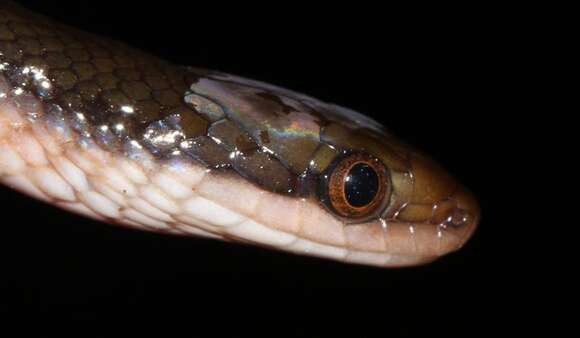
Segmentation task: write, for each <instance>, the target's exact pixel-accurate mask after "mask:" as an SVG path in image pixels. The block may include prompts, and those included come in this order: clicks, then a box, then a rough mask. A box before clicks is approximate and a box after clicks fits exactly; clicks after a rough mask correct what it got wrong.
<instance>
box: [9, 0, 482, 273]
mask: <svg viewBox="0 0 580 338" xmlns="http://www.w3.org/2000/svg"><path fill="white" fill-rule="evenodd" d="M0 182H1V183H3V184H5V185H7V186H10V187H12V188H14V189H16V190H19V191H21V192H23V193H25V194H28V195H30V196H32V197H34V198H37V199H40V200H43V201H46V202H47V203H50V204H53V205H55V206H57V207H60V208H64V209H67V210H70V211H72V212H75V213H79V214H82V215H85V216H88V217H91V218H94V219H98V220H102V221H104V222H108V223H111V224H119V225H123V226H129V227H135V228H139V229H143V230H148V231H155V232H160V233H170V234H176V235H194V236H202V237H208V238H216V239H221V240H227V241H233V242H244V243H252V244H257V245H261V246H265V247H269V248H275V249H278V250H285V251H289V252H294V253H299V254H306V255H313V256H319V257H326V258H330V259H335V260H339V261H344V262H352V263H359V264H368V265H377V266H387V267H391V266H405V265H414V264H421V263H425V262H429V261H432V260H433V259H435V258H437V257H440V256H442V255H444V254H445V253H448V252H451V251H454V250H456V249H458V248H460V247H461V246H462V245H463V244H464V243H465V242H466V241H467V239H468V238H469V237H470V236H471V234H472V233H473V231H474V229H475V228H476V225H477V222H478V218H479V207H478V205H477V202H476V201H475V199H474V198H473V196H472V195H471V194H470V193H469V192H468V191H467V190H466V189H464V188H463V187H462V186H460V185H459V184H458V183H457V182H455V181H454V180H453V179H452V178H451V177H450V176H449V175H448V174H447V173H446V172H445V171H444V170H443V169H441V168H440V167H439V166H438V165H437V164H435V163H434V162H433V161H432V160H430V159H429V158H428V157H427V156H425V155H424V154H422V153H421V152H419V151H417V150H415V149H413V148H412V147H410V146H409V145H406V144H405V143H403V142H401V141H400V140H399V139H397V138H396V137H395V136H393V135H392V134H390V133H389V132H387V131H386V130H385V128H384V127H383V126H382V125H381V124H379V123H377V122H376V121H374V120H372V119H370V118H368V117H366V116H364V115H362V114H359V113H357V112H354V111H351V110H349V109H346V108H343V107H339V106H336V105H333V104H328V103H324V102H321V101H319V100H317V99H314V98H311V97H309V96H307V95H303V94H299V93H296V92H293V91H290V90H286V89H283V88H279V87H276V86H273V85H269V84H265V83H261V82H258V81H253V80H248V79H244V78H240V77H237V76H233V75H229V74H224V73H221V72H217V71H211V70H205V69H198V68H192V67H182V66H175V65H172V64H169V63H167V62H165V61H163V60H160V59H158V58H156V57H154V56H151V55H148V54H146V53H144V52H141V51H139V50H136V49H133V48H131V47H128V46H126V45H124V44H122V43H120V42H117V41H112V40H109V39H106V38H102V37H97V36H94V35H92V34H89V33H86V32H82V31H78V30H76V29H74V28H71V27H67V26H64V25H61V24H59V23H56V22H54V21H52V20H50V19H48V18H45V17H43V16H39V15H37V14H34V13H31V12H29V11H27V10H25V9H22V8H20V7H18V6H17V5H14V4H12V3H10V2H0ZM353 182H354V183H353ZM343 185H344V187H343Z"/></svg>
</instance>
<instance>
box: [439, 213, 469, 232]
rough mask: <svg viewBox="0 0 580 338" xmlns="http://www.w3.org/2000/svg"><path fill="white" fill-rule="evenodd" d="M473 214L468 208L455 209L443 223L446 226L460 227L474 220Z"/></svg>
mask: <svg viewBox="0 0 580 338" xmlns="http://www.w3.org/2000/svg"><path fill="white" fill-rule="evenodd" d="M473 219H474V217H473V215H471V214H470V213H469V212H468V211H467V210H464V209H455V210H454V211H453V212H452V213H451V214H450V215H449V217H447V219H446V220H445V222H444V223H443V225H444V226H450V227H454V228H458V227H461V226H464V225H467V224H471V223H472V222H473Z"/></svg>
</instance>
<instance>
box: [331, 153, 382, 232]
mask: <svg viewBox="0 0 580 338" xmlns="http://www.w3.org/2000/svg"><path fill="white" fill-rule="evenodd" d="M327 177H328V178H327V182H326V186H327V192H326V193H327V202H328V204H329V207H330V208H331V209H332V210H334V211H335V212H336V213H337V214H339V215H340V216H343V217H347V218H351V219H356V220H359V219H363V218H368V217H371V216H373V215H376V214H377V211H378V210H379V208H380V207H381V206H383V205H384V202H385V201H386V200H387V196H388V194H389V193H390V184H389V175H388V171H387V169H386V168H385V166H384V165H383V163H381V162H380V161H379V160H378V159H376V158H373V157H371V156H369V155H366V154H362V153H355V154H351V155H348V156H347V157H344V158H342V159H340V160H339V161H338V163H336V165H335V166H333V168H332V169H331V172H330V174H329V175H327Z"/></svg>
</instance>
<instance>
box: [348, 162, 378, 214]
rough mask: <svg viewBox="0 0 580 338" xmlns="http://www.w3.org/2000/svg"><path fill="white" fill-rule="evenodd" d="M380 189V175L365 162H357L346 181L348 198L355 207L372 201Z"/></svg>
mask: <svg viewBox="0 0 580 338" xmlns="http://www.w3.org/2000/svg"><path fill="white" fill-rule="evenodd" d="M377 191H379V177H378V176H377V173H376V172H375V170H374V169H373V168H372V167H371V166H368V165H366V164H364V163H357V164H355V165H354V166H353V167H352V168H351V169H350V171H349V172H348V175H347V176H346V178H345V182H344V193H345V196H346V200H347V201H348V203H350V205H352V206H353V207H364V206H366V205H368V204H369V203H371V202H372V201H373V199H374V198H375V196H376V194H377Z"/></svg>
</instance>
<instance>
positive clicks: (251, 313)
mask: <svg viewBox="0 0 580 338" xmlns="http://www.w3.org/2000/svg"><path fill="white" fill-rule="evenodd" d="M21 3H23V4H26V5H27V6H29V7H30V8H32V9H34V10H36V11H39V12H42V13H45V14H47V15H49V16H51V17H54V18H56V19H58V20H60V21H63V22H66V23H69V24H71V25H74V26H77V27H80V28H83V29H85V30H89V31H91V32H95V33H99V34H101V35H106V36H109V37H113V38H115V39H118V40H122V41H125V42H127V43H129V44H131V45H133V46H136V47H139V48H141V49H144V50H147V51H149V52H151V53H153V54H156V55H158V56H161V57H163V58H165V59H168V60H171V61H173V62H175V63H178V64H186V65H195V66H199V67H206V68H212V69H218V70H221V71H224V72H229V73H234V74H237V75H241V76H245V77H250V78H255V79H258V80H261V81H265V82H271V83H274V84H276V85H279V86H282V87H287V88H290V89H293V90H297V91H300V92H304V93H307V94H309V95H311V96H314V97H317V98H320V99H322V100H324V101H331V102H335V103H338V104H341V105H344V106H348V107H351V108H353V109H355V110H358V111H361V112H363V113H365V114H368V115H370V116H372V117H374V118H375V119H377V120H379V121H380V122H382V123H383V124H385V125H386V126H387V127H388V128H389V129H390V130H391V131H393V132H394V133H395V134H397V135H399V136H401V137H402V138H403V139H405V140H406V141H408V142H409V143H411V144H414V145H416V146H418V147H419V148H421V149H423V150H425V151H426V152H427V153H429V154H431V155H432V157H434V158H435V159H436V160H438V161H439V162H440V163H441V164H442V165H443V166H445V167H446V168H448V169H449V170H450V171H451V172H452V173H453V174H454V175H455V176H456V177H457V178H458V179H459V180H460V181H461V182H463V183H464V184H465V185H466V186H468V187H469V188H470V189H471V190H472V191H473V192H474V193H475V194H476V195H477V196H478V198H479V200H480V203H481V205H482V208H483V218H482V222H481V225H480V228H479V229H478V231H477V232H476V233H475V235H474V237H473V239H472V240H471V241H470V242H469V243H468V244H467V245H466V246H465V247H464V248H463V249H462V250H461V251H459V252H457V253H454V254H451V255H449V256H446V257H444V258H442V259H440V260H439V261H437V262H434V263H432V264H430V265H427V266H422V267H416V268H408V269H395V270H385V269H378V268H371V267H364V266H355V265H345V264H340V263H335V262H330V261H326V260H320V259H315V258H307V257H299V256H293V255H288V254H284V253H277V252H270V251H266V250H262V249H257V248H252V247H245V246H237V245H231V244H225V243H220V242H215V241H208V240H200V239H192V238H179V237H171V236H161V235H156V234H149V233H143V232H138V231H132V230H128V229H122V228H116V227H112V226H109V225H104V224H101V223H98V222H93V221H90V220H86V219H84V218H81V217H77V216H74V215H71V214H68V213H65V212H62V211H60V210H56V209H53V208H51V207H48V206H45V205H43V204H42V203H38V202H35V201H32V200H30V199H28V198H26V197H23V196H21V195H20V194H18V193H15V192H12V191H10V190H8V189H6V188H3V187H0V205H1V210H2V221H0V222H2V226H1V227H2V234H1V235H0V265H1V270H0V277H1V278H0V313H3V314H4V316H3V317H2V318H3V319H4V320H6V321H7V322H12V323H18V322H19V321H20V320H23V323H25V324H22V325H21V326H20V327H19V328H20V329H21V330H28V329H31V328H32V329H38V330H40V331H41V332H43V333H44V334H50V333H52V332H62V331H61V330H65V331H68V330H72V331H73V332H78V333H79V335H80V336H82V337H92V336H110V335H112V334H114V333H119V332H121V333H128V334H129V335H130V336H133V335H136V334H143V333H151V332H154V333H159V335H160V336H162V337H165V336H176V335H177V333H180V334H181V335H180V336H191V337H200V336H255V335H258V334H268V335H270V336H273V337H278V336H306V337H309V336H314V337H320V336H334V337H341V336H348V337H382V336H399V335H401V336H425V335H437V334H444V335H453V334H461V335H467V334H471V333H472V332H482V331H486V330H490V329H491V330H495V329H496V326H498V325H499V323H501V322H503V319H502V318H501V316H499V315H498V311H497V310H498V308H503V309H504V310H505V306H506V304H505V299H504V301H503V302H500V301H499V299H498V297H499V296H498V293H497V291H498V284H499V283H503V282H504V281H501V278H502V277H501V272H500V271H498V270H497V267H496V265H497V263H498V261H500V260H502V259H503V258H502V256H503V254H504V252H502V251H501V250H500V249H499V247H498V246H497V245H496V240H497V239H498V238H501V236H502V231H503V229H502V222H504V221H503V218H502V217H503V216H504V214H503V211H502V210H501V208H500V207H499V206H498V205H497V203H498V193H497V192H498V181H497V178H498V177H499V176H501V175H503V174H502V173H501V172H499V169H498V164H497V163H498V162H501V161H502V158H501V156H502V155H498V154H499V153H500V151H502V150H503V151H504V152H505V150H506V147H508V148H509V146H506V145H505V144H506V143H505V140H504V139H503V138H502V137H501V129H502V120H503V118H504V114H506V112H507V111H508V110H509V108H510V107H509V106H505V105H504V102H503V98H504V97H505V96H508V95H510V89H509V88H508V86H507V84H508V83H509V82H510V81H511V78H510V76H511V75H510V73H509V72H508V73H506V72H504V70H505V64H504V63H505V62H509V58H510V57H509V55H508V52H507V51H508V50H509V48H510V47H509V45H510V44H511V43H512V41H510V39H509V37H508V38H506V37H504V38H503V39H496V38H497V37H498V35H497V32H495V31H494V26H495V23H494V22H493V20H490V18H482V17H479V16H478V15H477V12H474V11H472V10H471V9H469V10H467V11H466V12H464V13H463V14H462V15H455V14H453V13H452V12H451V9H447V8H437V9H435V8H409V9H400V8H383V7H378V6H377V7H375V8H370V7H360V6H357V5H356V4H354V3H351V4H347V5H344V7H342V8H340V5H338V4H333V5H328V6H329V7H327V8H323V9H318V10H315V9H314V8H313V7H312V4H311V5H298V4H289V3H271V4H269V5H262V6H256V7H249V5H244V6H240V5H238V6H235V7H234V6H233V5H229V4H225V3H224V4H218V5H217V6H216V7H215V8H210V6H207V5H206V6H201V5H200V4H198V3H193V2H192V3H187V2H183V1H169V0H166V1H163V2H156V3H155V4H149V3H147V2H144V1H142V2H139V3H132V4H131V5H121V3H122V1H103V0H101V1H75V2H74V3H73V2H68V1H62V2H57V1H51V2H46V1H21ZM506 60H507V61H506ZM508 150H509V149H508ZM492 266H494V267H495V268H494V269H495V270H494V271H493V272H492V271H491V268H490V267H492ZM506 287H507V288H509V286H506V285H503V288H504V290H503V291H505V288H506ZM482 312H483V313H482ZM73 323H74V324H80V326H78V325H71V324H73Z"/></svg>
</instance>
